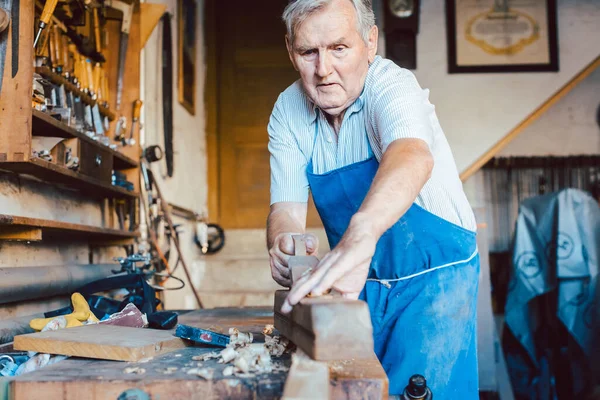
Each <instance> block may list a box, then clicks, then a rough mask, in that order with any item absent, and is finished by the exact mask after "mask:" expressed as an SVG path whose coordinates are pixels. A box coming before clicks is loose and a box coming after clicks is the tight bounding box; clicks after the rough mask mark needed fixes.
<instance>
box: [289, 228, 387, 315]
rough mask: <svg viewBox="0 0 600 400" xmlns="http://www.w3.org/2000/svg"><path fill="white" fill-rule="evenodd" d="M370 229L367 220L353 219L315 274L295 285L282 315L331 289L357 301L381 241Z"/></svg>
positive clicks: (320, 263)
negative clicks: (311, 296) (300, 303)
mask: <svg viewBox="0 0 600 400" xmlns="http://www.w3.org/2000/svg"><path fill="white" fill-rule="evenodd" d="M370 228H371V227H370V226H369V223H368V221H366V220H364V219H362V221H361V219H360V218H353V219H352V221H351V222H350V226H349V227H348V229H347V230H346V233H345V234H344V236H343V237H342V239H341V240H340V242H339V243H338V245H337V246H336V247H335V248H334V249H333V250H331V251H330V252H329V253H328V254H327V255H326V256H325V257H323V259H322V260H321V262H319V265H317V267H316V268H315V270H314V271H313V273H312V274H310V275H309V276H307V277H305V278H303V279H301V280H300V281H298V282H297V283H296V284H294V286H293V287H292V289H291V290H290V293H289V295H288V296H287V298H286V301H285V303H284V304H283V306H282V308H281V312H283V313H286V314H287V313H289V312H290V311H291V310H292V306H293V305H295V304H297V303H298V302H299V301H300V300H302V299H303V298H304V297H306V296H307V295H308V294H311V295H313V296H320V295H322V294H323V293H324V292H326V291H327V290H328V289H333V290H336V291H338V292H340V293H341V294H342V296H343V297H345V298H350V299H358V296H359V294H360V292H361V290H362V289H363V287H364V285H365V282H366V281H367V275H368V273H369V267H370V265H371V259H372V258H373V255H374V254H375V248H376V246H377V241H378V239H379V238H378V237H377V235H375V234H374V233H373V232H372V229H370Z"/></svg>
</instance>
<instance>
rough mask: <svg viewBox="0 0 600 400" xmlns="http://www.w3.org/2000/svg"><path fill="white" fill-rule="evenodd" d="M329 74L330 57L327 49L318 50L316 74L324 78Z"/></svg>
mask: <svg viewBox="0 0 600 400" xmlns="http://www.w3.org/2000/svg"><path fill="white" fill-rule="evenodd" d="M330 74H331V58H330V56H329V54H328V52H327V51H321V52H319V59H318V60H317V75H318V76H320V77H322V78H324V77H326V76H328V75H330Z"/></svg>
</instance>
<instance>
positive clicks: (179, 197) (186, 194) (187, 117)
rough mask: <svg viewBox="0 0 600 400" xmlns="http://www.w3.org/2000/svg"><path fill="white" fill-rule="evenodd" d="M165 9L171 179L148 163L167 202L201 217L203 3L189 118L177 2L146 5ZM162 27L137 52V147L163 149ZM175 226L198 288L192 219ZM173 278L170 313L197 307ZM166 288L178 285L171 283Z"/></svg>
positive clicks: (200, 268) (200, 270)
mask: <svg viewBox="0 0 600 400" xmlns="http://www.w3.org/2000/svg"><path fill="white" fill-rule="evenodd" d="M148 3H160V4H165V5H166V6H167V12H169V13H171V15H172V18H171V39H172V49H173V60H172V62H173V148H174V168H173V177H170V178H169V177H167V176H166V164H165V161H164V160H163V161H160V162H158V163H153V164H152V171H153V173H154V175H155V177H157V181H158V185H159V186H160V188H161V191H162V193H163V195H164V196H165V197H166V199H167V201H168V202H169V203H172V204H175V205H178V206H181V207H185V208H187V209H189V210H191V211H193V212H196V213H198V214H205V213H206V199H207V174H206V134H205V109H204V80H205V75H206V62H205V55H204V54H205V48H204V32H203V26H204V24H203V18H204V2H203V1H202V0H200V1H197V2H196V4H197V7H198V8H197V10H198V12H197V16H196V18H197V21H198V29H197V32H196V43H197V48H196V65H197V69H196V108H195V114H194V115H192V114H190V113H189V112H188V111H187V110H186V109H185V108H184V107H183V106H182V105H181V104H180V103H179V101H178V88H177V82H178V81H177V76H178V73H177V71H178V65H179V64H178V63H179V60H178V50H177V43H178V40H179V38H178V29H177V12H178V10H177V3H178V1H177V0H163V1H148ZM162 29H163V26H162V23H159V25H158V26H157V27H156V28H155V29H154V31H153V32H152V35H151V36H150V38H149V39H148V42H147V43H146V46H145V47H144V50H143V52H142V87H143V94H142V97H143V101H144V108H143V114H142V121H143V126H142V128H143V129H142V138H143V139H142V140H143V142H142V144H143V146H148V145H152V144H159V145H160V146H161V148H162V149H164V140H163V135H164V134H163V132H164V130H163V111H162V110H163V102H162V98H163V96H162V57H161V52H162V42H163V41H162V34H163V30H162ZM174 223H175V224H179V225H181V226H180V228H179V229H180V230H181V233H180V235H181V236H180V241H181V246H182V251H183V256H184V258H185V260H186V262H187V263H188V266H189V268H190V270H191V271H190V273H191V275H192V277H193V278H192V280H193V283H194V286H196V287H199V285H200V283H201V282H202V281H203V276H204V270H205V259H204V257H203V256H202V254H201V252H200V250H199V249H198V247H196V245H195V244H194V242H193V237H194V229H195V224H194V221H191V220H186V219H183V218H175V221H174ZM175 254H176V251H175V249H174V248H173V250H172V257H171V259H170V260H169V263H170V264H171V265H174V264H175V261H176V256H175ZM175 276H176V277H178V278H180V279H183V280H184V281H185V283H186V287H185V288H184V289H183V290H178V291H167V292H165V304H166V307H167V308H170V309H190V308H196V307H197V304H196V301H195V299H194V296H193V294H192V292H191V288H190V286H189V283H188V281H187V279H186V278H185V275H184V272H183V268H182V267H181V266H180V267H179V268H178V270H177V272H176V273H175ZM168 286H169V287H173V286H178V283H177V282H175V281H173V282H170V283H169V285H168Z"/></svg>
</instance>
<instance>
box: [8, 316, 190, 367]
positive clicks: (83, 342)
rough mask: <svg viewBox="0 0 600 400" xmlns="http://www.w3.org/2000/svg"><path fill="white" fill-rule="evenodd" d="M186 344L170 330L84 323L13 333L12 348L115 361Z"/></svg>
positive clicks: (171, 349) (172, 349) (133, 358)
mask: <svg viewBox="0 0 600 400" xmlns="http://www.w3.org/2000/svg"><path fill="white" fill-rule="evenodd" d="M184 347H186V343H185V341H184V340H182V339H179V338H177V337H174V336H173V332H172V331H163V330H157V329H142V328H130V327H125V326H113V325H85V326H79V327H75V328H68V329H61V330H58V331H48V332H38V333H30V334H27V335H18V336H15V342H14V348H15V350H22V351H36V352H39V353H49V354H61V355H66V356H76V357H86V358H94V359H102V360H115V361H140V360H143V359H146V358H149V357H156V356H158V355H160V354H164V353H168V352H171V351H174V350H177V349H181V348H184Z"/></svg>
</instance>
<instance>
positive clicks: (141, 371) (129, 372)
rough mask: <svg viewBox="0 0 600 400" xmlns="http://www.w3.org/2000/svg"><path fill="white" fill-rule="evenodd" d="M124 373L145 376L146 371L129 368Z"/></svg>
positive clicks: (138, 368)
mask: <svg viewBox="0 0 600 400" xmlns="http://www.w3.org/2000/svg"><path fill="white" fill-rule="evenodd" d="M123 372H124V373H126V374H136V375H140V374H145V373H146V370H145V369H144V368H140V367H128V368H125V369H124V370H123Z"/></svg>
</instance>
